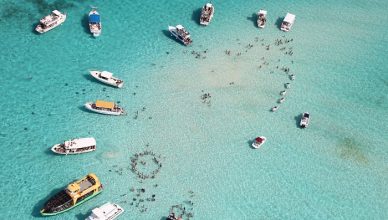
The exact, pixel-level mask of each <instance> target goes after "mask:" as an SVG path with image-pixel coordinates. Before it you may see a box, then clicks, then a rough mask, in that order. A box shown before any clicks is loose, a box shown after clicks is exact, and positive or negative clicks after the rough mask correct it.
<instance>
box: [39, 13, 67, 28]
mask: <svg viewBox="0 0 388 220" xmlns="http://www.w3.org/2000/svg"><path fill="white" fill-rule="evenodd" d="M65 20H66V14H63V13H61V12H60V11H58V10H54V11H52V12H51V14H49V15H47V16H46V17H44V18H42V19H40V21H39V24H38V25H37V26H36V28H35V30H36V31H37V32H38V33H41V34H43V33H45V32H47V31H49V30H51V29H53V28H55V27H58V26H59V25H61V24H62V23H63V22H65Z"/></svg>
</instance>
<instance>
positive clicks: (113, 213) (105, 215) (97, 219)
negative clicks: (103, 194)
mask: <svg viewBox="0 0 388 220" xmlns="http://www.w3.org/2000/svg"><path fill="white" fill-rule="evenodd" d="M123 212H124V209H123V208H121V206H119V205H117V204H115V203H110V202H108V203H105V204H104V205H102V206H100V207H98V208H95V209H93V210H92V214H91V215H90V216H89V217H87V218H86V219H85V220H113V219H116V218H117V217H118V216H119V215H121V214H122V213H123Z"/></svg>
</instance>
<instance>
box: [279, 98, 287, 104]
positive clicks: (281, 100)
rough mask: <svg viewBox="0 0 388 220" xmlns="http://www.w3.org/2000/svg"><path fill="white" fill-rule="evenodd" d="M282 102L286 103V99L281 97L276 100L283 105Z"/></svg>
mask: <svg viewBox="0 0 388 220" xmlns="http://www.w3.org/2000/svg"><path fill="white" fill-rule="evenodd" d="M284 101H286V98H284V97H281V98H280V99H279V100H278V102H279V103H283V102H284Z"/></svg>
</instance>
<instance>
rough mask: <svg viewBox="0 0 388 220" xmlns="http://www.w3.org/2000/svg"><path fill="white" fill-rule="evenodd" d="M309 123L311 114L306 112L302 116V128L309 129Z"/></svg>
mask: <svg viewBox="0 0 388 220" xmlns="http://www.w3.org/2000/svg"><path fill="white" fill-rule="evenodd" d="M309 122H310V114H309V113H308V112H304V113H303V114H302V118H301V119H300V127H301V128H307V126H309Z"/></svg>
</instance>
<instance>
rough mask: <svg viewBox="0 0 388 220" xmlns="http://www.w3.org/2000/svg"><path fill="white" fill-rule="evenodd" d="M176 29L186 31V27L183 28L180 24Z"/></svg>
mask: <svg viewBox="0 0 388 220" xmlns="http://www.w3.org/2000/svg"><path fill="white" fill-rule="evenodd" d="M176 29H179V30H182V29H184V27H183V26H182V25H180V24H178V25H177V26H176Z"/></svg>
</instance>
